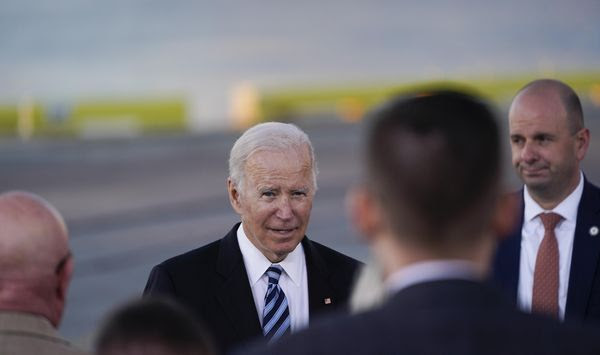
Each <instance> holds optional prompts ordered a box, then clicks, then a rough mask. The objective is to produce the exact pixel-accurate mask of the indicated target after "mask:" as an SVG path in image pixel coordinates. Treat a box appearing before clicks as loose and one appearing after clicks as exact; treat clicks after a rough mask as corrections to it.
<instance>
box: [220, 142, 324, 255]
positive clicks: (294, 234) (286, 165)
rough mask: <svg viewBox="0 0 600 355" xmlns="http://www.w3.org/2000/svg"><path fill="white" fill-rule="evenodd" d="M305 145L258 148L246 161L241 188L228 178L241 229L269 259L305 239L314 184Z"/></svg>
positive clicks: (232, 201) (284, 252) (282, 253)
mask: <svg viewBox="0 0 600 355" xmlns="http://www.w3.org/2000/svg"><path fill="white" fill-rule="evenodd" d="M311 169H312V167H311V161H310V155H309V153H308V148H306V149H302V150H301V151H297V150H294V149H290V150H287V151H271V150H263V151H257V152H255V153H253V154H252V155H250V157H249V158H248V160H247V161H246V166H245V178H244V180H243V184H244V186H243V188H242V189H241V190H239V189H237V187H235V186H234V184H233V183H232V182H231V181H229V182H228V189H229V198H230V201H231V204H232V206H233V208H234V209H235V211H236V212H237V213H238V214H239V215H240V216H241V218H242V222H243V224H244V232H245V233H246V235H247V236H248V239H250V241H251V242H252V244H254V245H255V246H256V247H257V248H258V249H259V250H260V251H261V252H262V253H263V254H264V255H265V256H266V257H267V258H268V259H269V260H270V261H271V262H278V261H281V260H283V259H284V258H285V257H286V256H287V255H288V254H289V253H290V252H291V251H293V250H294V249H295V248H296V246H297V245H298V243H300V241H301V240H302V238H304V234H305V232H306V227H307V226H308V220H309V218H310V211H311V208H312V201H313V196H314V193H315V187H314V186H313V180H312V170H311Z"/></svg>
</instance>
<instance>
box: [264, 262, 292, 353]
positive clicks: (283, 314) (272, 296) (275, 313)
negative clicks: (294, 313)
mask: <svg viewBox="0 0 600 355" xmlns="http://www.w3.org/2000/svg"><path fill="white" fill-rule="evenodd" d="M281 272H282V269H281V266H279V265H276V264H273V265H271V266H270V267H269V268H268V269H267V276H268V277H269V286H268V287H267V293H266V294H265V308H264V310H263V334H264V336H265V339H267V341H268V342H269V343H270V342H273V341H275V340H276V339H278V338H279V337H281V336H282V335H283V334H286V333H289V332H290V310H289V308H288V302H287V298H286V297H285V293H283V290H282V289H281V287H280V286H279V277H280V276H281Z"/></svg>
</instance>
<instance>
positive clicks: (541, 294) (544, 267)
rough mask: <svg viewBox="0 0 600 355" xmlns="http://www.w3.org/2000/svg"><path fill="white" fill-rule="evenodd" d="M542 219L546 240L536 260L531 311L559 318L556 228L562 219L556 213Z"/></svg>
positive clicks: (542, 215)
mask: <svg viewBox="0 0 600 355" xmlns="http://www.w3.org/2000/svg"><path fill="white" fill-rule="evenodd" d="M540 218H541V219H542V223H543V224H544V239H542V243H541V244H540V248H539V249H538V253H537V258H536V260H535V271H534V273H533V300H532V305H531V310H532V311H533V312H535V313H539V314H545V315H549V316H551V317H554V318H558V242H557V241H556V235H555V234H554V228H555V227H556V225H557V224H558V222H560V220H561V219H562V217H561V216H560V215H559V214H556V213H541V214H540Z"/></svg>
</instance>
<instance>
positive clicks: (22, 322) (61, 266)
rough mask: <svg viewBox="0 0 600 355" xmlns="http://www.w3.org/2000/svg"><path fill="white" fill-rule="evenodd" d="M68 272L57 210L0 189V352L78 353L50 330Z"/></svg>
mask: <svg viewBox="0 0 600 355" xmlns="http://www.w3.org/2000/svg"><path fill="white" fill-rule="evenodd" d="M72 273H73V258H72V257H71V253H70V251H69V244H68V234H67V229H66V226H65V223H64V221H63V218H62V217H61V216H60V214H59V213H58V211H57V210H56V209H55V208H54V207H52V206H51V205H50V204H49V203H48V202H47V201H45V200H44V199H42V198H41V197H39V196H37V195H34V194H31V193H28V192H24V191H10V192H5V193H2V194H0V354H10V355H19V354H27V355H30V354H48V355H51V354H61V355H77V354H84V352H82V351H80V350H78V349H76V348H74V347H72V346H71V345H70V344H69V342H68V341H66V340H64V339H63V338H61V337H60V336H59V335H58V331H57V330H56V328H57V327H58V324H59V323H60V320H61V318H62V315H63V310H64V307H65V298H66V295H67V289H68V286H69V282H70V279H71V274H72Z"/></svg>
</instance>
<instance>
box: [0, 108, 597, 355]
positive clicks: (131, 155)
mask: <svg viewBox="0 0 600 355" xmlns="http://www.w3.org/2000/svg"><path fill="white" fill-rule="evenodd" d="M588 111H591V114H590V112H588V113H587V117H586V125H587V126H588V127H589V128H590V130H591V131H592V142H591V146H590V149H589V151H588V155H587V157H586V160H585V161H584V164H583V167H584V171H585V173H586V176H587V177H588V178H589V179H590V180H591V181H593V182H595V183H596V184H599V183H600V148H599V147H600V110H598V109H592V108H589V109H588ZM299 125H300V126H301V127H303V128H304V129H305V130H306V132H307V133H308V135H309V136H310V138H311V140H312V142H313V144H314V147H315V153H316V156H317V161H318V168H319V175H318V185H319V190H318V192H317V195H316V197H315V200H314V205H313V211H312V215H311V221H310V225H309V229H308V235H309V237H311V238H312V239H314V240H317V241H319V242H322V243H324V244H326V245H328V246H331V247H333V248H335V249H337V250H340V251H342V252H344V253H347V254H349V255H351V256H354V257H356V258H359V259H361V260H366V259H367V258H368V250H367V248H366V247H365V246H364V244H362V242H361V241H360V237H359V236H358V235H357V233H356V232H355V231H354V230H353V228H352V226H351V222H350V221H349V220H348V218H347V216H346V213H345V204H344V198H345V194H346V191H347V189H348V188H349V187H350V186H352V185H353V184H354V183H356V182H358V181H359V180H360V175H361V174H360V168H359V167H360V151H359V148H360V140H361V132H362V126H361V125H360V124H345V123H340V122H338V121H334V120H325V121H319V122H318V123H313V122H311V121H302V122H299ZM238 135H239V133H237V132H230V133H211V134H201V135H176V136H162V137H144V138H136V139H126V140H125V139H120V140H101V141H80V140H60V141H56V140H54V141H51V140H38V141H32V142H27V143H21V142H17V141H11V140H2V141H0V191H5V190H11V189H21V190H28V191H32V192H35V193H38V194H40V195H42V196H44V197H45V198H47V199H48V200H49V201H50V202H51V203H52V204H54V205H55V206H56V207H57V208H58V209H59V210H60V211H61V212H62V213H63V215H64V216H65V218H66V220H67V224H68V226H69V229H70V233H71V248H72V252H73V254H74V256H75V274H74V277H73V280H72V283H71V287H70V290H69V294H68V303H67V309H66V314H65V316H64V319H63V322H62V324H61V327H60V331H61V333H62V334H63V335H64V336H66V337H67V338H69V339H71V340H73V341H75V342H76V343H78V344H80V345H83V346H85V347H88V346H89V345H90V340H91V339H92V337H93V332H94V331H95V329H97V326H98V325H99V322H100V321H101V319H102V318H103V316H105V314H106V313H107V312H108V311H109V310H110V309H112V308H113V307H115V306H116V305H119V304H121V303H122V302H124V301H126V300H129V299H131V298H134V297H138V296H140V294H141V291H142V290H143V287H144V285H145V283H146V279H147V277H148V273H149V271H150V269H151V267H152V266H153V265H155V264H156V263H159V262H160V261H162V260H164V259H166V258H168V257H171V256H174V255H176V254H179V253H182V252H185V251H187V250H190V249H192V248H196V247H198V246H201V245H204V244H206V243H208V242H211V241H214V240H216V239H219V238H221V237H223V236H224V235H225V233H226V232H227V231H228V230H229V229H230V228H231V227H232V225H233V224H234V223H236V222H237V221H238V217H237V215H236V214H235V213H234V212H233V211H232V209H231V207H230V205H229V201H228V199H227V195H226V183H225V181H226V177H227V158H228V152H229V149H230V148H231V146H232V144H233V142H234V141H235V139H236V138H237V136H238ZM507 140H508V139H507ZM505 148H506V147H505ZM506 156H507V159H506V166H507V169H506V172H505V180H506V181H507V185H508V186H510V188H516V187H518V186H519V183H518V181H517V179H516V178H515V177H514V174H513V172H512V170H510V167H509V163H508V155H506Z"/></svg>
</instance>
